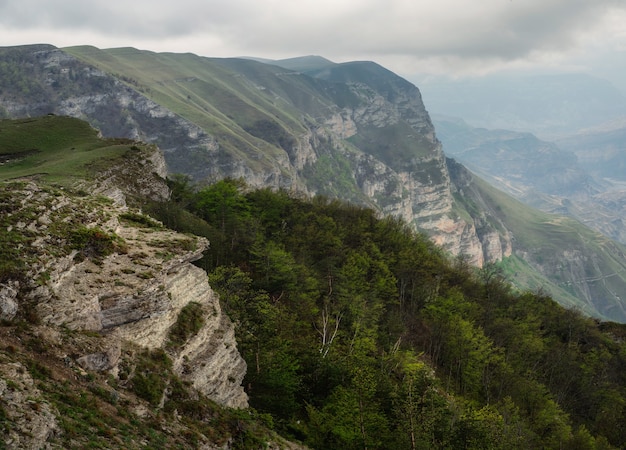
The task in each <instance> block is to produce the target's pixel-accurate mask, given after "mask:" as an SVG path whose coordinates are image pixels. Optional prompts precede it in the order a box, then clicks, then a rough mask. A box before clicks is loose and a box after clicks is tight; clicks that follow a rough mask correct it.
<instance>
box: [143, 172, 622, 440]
mask: <svg viewBox="0 0 626 450" xmlns="http://www.w3.org/2000/svg"><path fill="white" fill-rule="evenodd" d="M171 184H172V186H173V188H174V192H175V196H174V200H173V201H172V202H171V203H170V204H161V205H153V207H152V211H153V213H155V214H157V215H159V217H160V218H161V220H164V221H165V222H166V224H167V225H171V226H177V227H178V228H179V229H183V230H184V231H192V230H191V229H190V227H193V232H200V234H204V235H205V236H207V237H208V238H209V239H210V240H211V249H210V251H209V252H208V254H207V256H206V257H205V259H204V260H203V261H202V262H201V264H202V265H203V267H204V268H206V269H207V270H208V271H209V272H210V282H211V285H212V286H213V288H214V289H215V290H217V291H218V292H219V293H220V295H221V301H222V304H223V305H224V307H225V309H226V310H227V311H228V313H229V315H230V316H231V317H232V319H233V320H234V321H235V323H236V324H237V338H238V343H239V347H240V351H241V353H242V354H243V356H244V358H245V359H246V361H247V363H248V374H247V376H246V379H245V383H246V389H247V390H248V393H249V395H250V403H251V405H252V406H253V407H254V408H256V409H257V410H259V411H261V412H264V413H269V414H271V415H272V416H273V417H274V423H275V426H276V427H277V428H278V429H279V430H280V431H281V432H283V433H284V434H286V435H288V436H291V437H292V438H293V439H300V440H302V441H304V442H305V443H306V444H308V445H310V446H311V447H313V448H317V449H335V448H345V449H377V448H378V449H387V448H397V449H403V448H404V449H421V448H424V449H425V448H477V449H478V448H502V449H505V448H506V449H508V448H612V447H613V448H620V447H623V446H625V445H626V427H625V426H624V423H626V370H625V369H626V344H624V335H625V334H626V330H625V329H624V326H621V325H618V324H598V323H597V322H596V321H594V320H592V319H589V318H586V317H583V316H581V315H580V314H578V313H576V312H574V311H568V310H564V309H563V308H561V307H560V306H558V305H557V304H556V303H555V302H553V301H552V300H551V299H550V298H547V297H544V296H542V295H538V294H533V293H521V294H520V293H515V292H512V290H511V288H510V286H509V285H508V284H507V283H506V282H505V281H504V280H503V279H502V278H501V276H500V275H499V272H498V270H497V268H495V267H487V268H485V269H483V270H481V271H479V270H475V269H473V268H471V267H470V266H469V265H468V264H467V263H466V261H464V260H463V259H457V260H450V259H448V258H447V257H446V256H445V255H443V254H442V252H441V251H440V250H439V249H437V248H436V247H435V246H434V245H432V244H431V243H430V242H429V241H428V239H426V238H425V237H424V236H422V235H419V234H416V233H414V232H413V231H411V230H410V229H409V228H408V227H407V226H406V225H405V224H404V223H402V222H401V221H398V220H395V219H391V218H386V219H379V218H377V217H376V215H375V213H374V212H372V211H370V210H367V209H362V208H359V207H355V206H350V205H345V204H341V203H339V202H336V201H329V200H327V199H324V198H315V199H313V200H311V201H303V200H299V199H295V198H290V197H289V196H288V195H287V194H286V193H285V192H272V191H270V190H257V191H248V190H246V188H245V186H244V185H243V184H242V183H241V182H237V181H232V180H224V181H221V182H219V183H217V184H215V185H213V186H209V187H206V188H203V189H200V190H198V191H197V192H193V191H191V190H190V187H189V185H188V183H187V182H186V181H185V180H181V179H175V180H172V181H171ZM189 211H191V212H193V213H194V214H195V216H186V215H185V214H189ZM184 217H193V219H190V220H182V218H184Z"/></svg>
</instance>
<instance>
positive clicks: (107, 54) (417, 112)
mask: <svg viewBox="0 0 626 450" xmlns="http://www.w3.org/2000/svg"><path fill="white" fill-rule="evenodd" d="M1 55H2V58H3V60H4V61H7V62H10V61H14V66H13V69H12V70H14V71H17V72H18V73H20V74H21V75H20V76H21V77H22V79H23V80H24V82H26V83H29V84H28V85H24V86H22V85H20V84H16V85H12V84H7V85H5V86H3V93H2V94H0V106H2V108H3V113H4V114H5V115H7V116H20V115H21V116H24V115H33V114H40V113H44V114H45V113H48V112H55V113H59V114H68V115H73V116H78V117H83V118H86V119H88V120H89V121H90V123H91V124H92V125H93V126H96V127H97V128H98V129H100V130H101V131H102V133H103V134H104V135H108V136H110V135H117V136H119V135H123V136H126V137H130V138H132V139H141V140H145V141H147V142H153V143H156V144H158V145H159V147H160V148H161V149H162V150H163V153H164V156H165V159H166V162H167V164H168V170H169V171H170V173H185V174H187V175H189V176H191V177H192V179H194V180H195V181H199V182H202V183H211V182H215V181H217V180H220V179H224V178H243V179H245V180H246V182H247V183H248V184H249V185H250V186H251V187H271V188H274V189H278V188H282V189H286V190H288V191H289V192H293V193H301V194H303V195H307V196H313V195H325V196H329V197H331V198H340V199H343V200H345V201H350V202H353V203H357V204H359V205H365V206H367V207H372V208H374V209H375V210H376V211H377V212H378V213H379V214H382V215H391V216H396V217H400V218H402V219H403V220H405V221H406V222H407V223H409V224H411V225H412V226H414V227H415V228H416V229H418V230H420V231H423V232H426V233H427V234H428V235H429V236H430V237H431V239H433V241H434V242H436V243H438V244H439V245H441V246H442V247H443V248H444V249H446V250H447V251H449V252H450V253H451V254H453V255H466V256H467V257H469V260H470V261H471V262H472V263H473V264H475V265H477V266H482V265H484V264H486V263H491V262H497V261H500V260H502V259H503V258H506V257H508V256H510V255H511V253H510V252H511V251H513V252H514V251H515V249H516V247H520V249H522V248H523V247H527V248H531V247H532V248H535V247H536V246H537V245H540V244H537V242H540V238H539V237H538V236H533V237H532V239H530V238H528V239H530V240H531V241H532V240H534V241H536V242H531V244H530V245H529V244H525V245H524V246H518V245H517V244H514V243H515V240H516V239H519V237H516V236H514V235H512V234H511V233H508V232H507V231H506V229H505V228H504V227H503V225H502V223H501V221H500V220H499V219H498V218H497V217H495V216H494V213H493V211H481V210H480V209H476V201H478V200H474V199H470V198H467V197H465V198H462V197H463V196H462V195H461V194H462V192H472V190H471V189H467V188H464V187H463V186H462V185H461V186H455V185H454V183H453V181H452V180H451V178H450V169H449V164H451V163H449V162H448V161H447V160H446V157H445V155H444V153H443V150H442V148H441V144H440V142H439V141H438V139H437V137H436V135H435V130H434V128H433V125H432V122H431V120H430V117H429V114H428V112H427V111H426V109H425V108H424V105H423V101H422V98H421V94H420V91H419V89H417V88H416V87H415V86H413V85H412V84H411V83H409V82H407V81H406V80H403V79H402V78H400V77H398V76H397V75H395V74H392V73H391V72H389V71H388V70H387V69H385V68H383V67H381V66H379V65H377V64H375V63H371V62H356V63H342V64H336V65H331V66H330V67H331V69H332V70H331V71H330V72H325V71H324V70H325V69H324V70H322V71H321V72H319V73H317V76H316V77H312V76H309V75H306V74H303V73H300V72H296V71H291V70H288V69H285V68H281V67H279V66H277V65H268V64H263V63H260V62H257V61H251V60H243V59H237V58H206V57H199V56H197V55H192V54H182V55H178V54H172V53H162V54H157V53H153V52H143V51H140V50H136V49H132V48H123V49H110V50H99V49H96V48H94V47H73V48H68V49H65V50H60V49H55V48H54V47H50V46H47V47H32V48H28V47H24V48H22V47H20V48H18V49H16V48H5V49H2V52H1ZM72 55H74V56H72ZM15 61H17V62H15ZM20 62H21V63H20ZM18 63H20V64H21V65H20V64H18ZM26 67H28V70H26V69H25V68H26ZM33 68H35V71H34V72H33V70H32V69H33ZM357 69H358V70H357ZM22 84H24V83H22ZM34 99H37V100H36V101H34ZM174 111H176V112H174ZM503 201H508V200H503ZM542 221H543V222H545V223H547V222H549V219H545V220H543V219H542ZM479 230H480V231H479ZM537 230H538V231H537V232H538V233H542V232H544V230H542V227H541V226H538V227H537ZM528 236H530V235H528ZM525 251H526V252H527V251H528V249H526V250H525ZM533 251H535V250H533ZM598 252H599V253H598ZM606 252H614V250H607V249H600V248H599V247H597V248H595V249H594V250H593V251H592V254H593V258H592V259H593V260H605V259H606V260H611V261H613V260H615V257H614V255H613V254H612V253H611V254H605V253H606ZM523 254H525V253H520V257H522V256H523ZM590 261H591V260H590ZM534 264H535V265H534V269H532V270H542V266H541V264H539V263H537V262H535V263H534ZM576 264H578V262H577V263H576ZM611 264H612V263H611ZM529 270H530V269H529ZM592 270H594V271H595V270H596V269H592ZM614 272H616V273H617V272H620V271H614ZM572 276H573V275H572ZM620 277H621V275H620ZM544 279H545V278H544ZM553 282H554V280H553ZM520 288H521V289H537V288H538V287H537V286H536V285H528V284H526V285H525V284H520ZM583 291H586V292H588V294H586V295H585V296H583V297H582V298H580V299H579V300H578V301H579V302H580V305H585V306H584V308H585V311H591V312H590V313H591V314H595V315H597V316H598V317H603V318H604V313H602V312H600V311H602V310H603V308H604V306H603V304H604V303H605V300H604V298H605V297H606V296H607V295H608V293H607V292H606V289H605V288H604V287H602V286H591V285H589V284H588V283H586V284H585V286H584V289H583ZM554 292H559V291H558V290H556V291H554ZM570 295H571V294H570ZM557 298H558V297H557ZM561 300H562V301H563V302H564V303H565V304H568V305H571V304H572V302H571V297H569V296H567V298H563V299H561ZM595 303H598V305H595ZM589 308H591V309H589ZM594 311H595V312H594ZM615 319H617V320H622V319H621V318H619V319H618V318H617V317H616V318H615Z"/></svg>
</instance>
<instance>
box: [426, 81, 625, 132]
mask: <svg viewBox="0 0 626 450" xmlns="http://www.w3.org/2000/svg"><path fill="white" fill-rule="evenodd" d="M420 86H421V88H422V91H423V92H424V95H425V98H426V103H427V105H428V108H429V111H430V112H431V113H433V114H441V115H446V116H452V117H461V118H463V119H464V120H465V121H467V122H468V124H469V125H471V126H472V127H475V128H487V129H503V130H512V131H518V132H529V133H533V134H535V135H537V136H539V137H540V138H541V139H544V140H554V139H557V138H560V137H564V136H568V135H571V134H574V133H577V132H579V131H580V130H583V129H586V128H590V127H593V126H598V125H602V124H605V123H607V122H612V121H614V120H616V119H619V118H622V119H623V118H624V117H626V106H625V105H626V95H625V94H624V93H623V92H622V91H620V90H619V89H618V88H616V87H615V86H614V85H612V84H611V83H610V82H609V81H607V80H604V79H601V78H596V77H593V76H590V75H586V74H582V73H579V74H578V73H569V74H553V75H526V76H523V75H507V74H502V75H491V76H486V77H481V78H475V79H460V80H446V79H443V78H440V79H425V80H424V82H422V83H420Z"/></svg>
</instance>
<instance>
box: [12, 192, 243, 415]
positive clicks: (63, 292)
mask: <svg viewBox="0 0 626 450" xmlns="http://www.w3.org/2000/svg"><path fill="white" fill-rule="evenodd" d="M7 188H10V189H12V190H13V197H12V198H13V199H14V202H13V204H12V205H10V208H11V211H12V213H11V218H12V219H14V220H13V221H14V222H15V223H11V224H10V225H9V226H8V228H7V229H9V230H11V231H14V232H24V234H25V235H27V236H28V238H27V240H26V241H24V242H23V243H21V244H20V245H22V246H23V254H24V258H25V260H26V262H27V276H26V277H24V279H23V280H21V281H19V282H17V283H11V284H6V285H4V286H2V296H3V298H4V301H3V302H2V303H3V305H4V306H3V319H5V320H11V319H12V317H15V316H16V315H18V316H19V315H20V314H22V315H23V314H24V311H23V310H24V308H29V309H30V311H31V312H30V314H33V313H34V314H36V316H37V319H38V321H39V322H40V324H41V326H43V327H48V328H52V329H54V328H56V327H66V328H68V329H70V330H82V331H90V332H97V333H98V334H100V335H101V339H100V341H101V343H100V345H99V346H98V347H99V348H97V349H94V350H95V351H92V352H88V353H85V354H81V355H77V356H75V357H74V359H75V360H76V361H75V362H76V363H78V364H80V365H81V366H82V367H83V368H85V369H86V370H92V371H109V372H110V373H111V374H113V375H116V374H117V370H118V362H119V360H120V355H121V354H122V353H123V351H124V348H125V347H127V346H128V345H131V346H132V345H138V346H140V347H143V348H146V349H158V348H161V349H165V350H166V352H167V354H168V356H169V357H170V358H171V360H172V364H173V369H174V372H175V373H177V374H178V375H179V376H180V377H181V379H183V380H185V381H188V382H190V384H191V385H192V386H193V387H195V388H196V389H198V390H199V391H200V392H202V393H203V394H205V395H207V396H208V397H209V398H211V399H212V400H214V401H216V402H218V403H220V404H222V405H225V406H229V407H234V408H245V407H247V406H248V401H247V395H246V393H245V392H244V390H243V387H242V386H241V383H242V380H243V377H244V376H245V373H246V363H245V361H244V360H243V358H242V357H241V355H240V354H239V352H238V351H237V343H236V341H235V337H234V327H233V324H232V322H231V321H230V320H229V318H228V317H227V316H226V315H225V314H223V312H222V310H221V308H220V304H219V299H218V296H217V295H216V294H215V293H214V292H213V291H212V289H211V288H210V286H209V284H208V279H207V275H206V273H205V272H204V271H203V270H201V269H199V268H198V267H196V266H194V265H193V264H192V262H193V261H195V260H197V259H198V258H200V257H201V256H202V253H203V252H204V251H205V250H206V249H207V248H208V245H209V243H208V242H207V240H206V239H204V238H200V237H196V236H188V235H183V234H180V233H176V232H173V231H171V230H168V229H166V228H164V227H162V226H160V224H158V223H157V222H156V221H152V219H149V218H147V217H146V218H145V220H141V221H140V222H146V223H148V225H145V224H138V223H137V222H136V221H133V220H132V218H133V217H138V218H141V217H143V216H142V215H141V213H140V212H139V211H136V210H134V211H133V210H129V209H128V208H127V207H126V206H123V205H124V203H125V202H119V201H118V199H116V201H111V200H108V199H107V198H105V197H94V196H85V195H84V194H81V195H76V193H74V194H73V193H70V192H67V190H62V189H56V188H50V187H42V186H40V185H39V184H38V183H36V182H34V181H27V182H19V183H13V184H12V186H10V187H7ZM116 195H119V192H117V193H116ZM77 235H78V236H79V237H81V238H83V235H85V236H87V237H86V238H83V239H82V240H79V239H76V236H77ZM89 239H99V240H101V241H102V242H99V244H102V245H103V246H104V247H105V250H103V249H101V248H99V245H95V244H94V243H93V242H91V241H90V240H89ZM83 241H85V242H83ZM77 242H78V244H77ZM104 244H110V245H109V247H106V245H104ZM13 294H16V295H13ZM190 303H195V304H197V305H199V308H200V309H199V310H200V311H201V313H202V315H203V321H202V323H203V325H202V327H201V328H200V329H199V330H197V332H195V333H194V334H193V335H192V336H189V337H188V339H187V340H186V342H183V343H182V344H179V345H176V346H172V345H168V343H169V339H170V337H169V336H170V330H171V329H172V326H173V325H174V324H175V323H176V322H177V320H178V319H179V314H180V312H181V310H182V309H183V308H184V307H185V306H186V305H188V304H190ZM20 309H21V310H20Z"/></svg>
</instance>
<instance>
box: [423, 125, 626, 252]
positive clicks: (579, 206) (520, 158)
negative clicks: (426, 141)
mask: <svg viewBox="0 0 626 450" xmlns="http://www.w3.org/2000/svg"><path fill="white" fill-rule="evenodd" d="M435 117H436V118H435V119H434V123H435V125H436V127H437V130H438V133H437V136H438V137H439V138H440V139H441V142H442V144H443V146H444V148H445V150H446V153H447V154H449V155H450V156H453V157H455V158H457V159H458V160H459V161H461V162H462V163H463V164H465V165H466V166H467V167H469V168H470V169H471V170H472V171H473V172H474V173H476V174H479V175H480V176H481V177H482V178H484V179H486V180H488V181H489V182H490V183H491V184H493V185H494V186H497V187H498V188H499V189H502V190H503V191H505V192H508V193H510V194H511V195H513V196H514V197H516V198H517V199H519V200H521V201H522V202H524V203H526V204H528V205H530V206H533V207H535V208H538V209H540V210H542V211H546V212H550V213H557V214H564V215H567V216H570V217H574V218H576V219H577V220H579V221H580V222H582V223H583V224H585V225H587V226H589V227H590V228H592V229H594V230H596V231H599V232H601V233H602V234H604V235H605V236H607V237H609V238H611V239H615V240H617V241H618V242H621V243H626V211H625V210H624V208H623V207H622V205H623V204H624V199H625V198H626V194H625V191H624V188H623V184H622V182H621V180H620V177H622V175H621V174H620V170H619V167H620V153H619V150H618V149H619V148H620V147H621V146H622V143H621V142H622V141H621V140H620V139H621V137H622V135H623V133H621V132H620V130H619V129H618V130H612V131H606V132H604V131H597V132H591V131H589V132H585V133H581V134H579V135H576V136H574V137H571V138H563V139H561V140H559V141H558V142H556V143H553V142H547V141H543V140H540V139H538V138H537V137H536V136H534V135H533V134H530V133H519V132H515V131H510V130H487V129H484V128H473V127H471V126H469V125H468V124H466V123H465V122H464V121H463V120H461V119H457V118H449V117H443V116H435Z"/></svg>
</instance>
